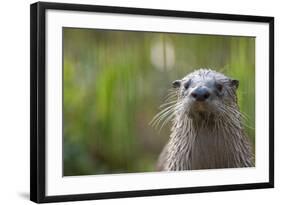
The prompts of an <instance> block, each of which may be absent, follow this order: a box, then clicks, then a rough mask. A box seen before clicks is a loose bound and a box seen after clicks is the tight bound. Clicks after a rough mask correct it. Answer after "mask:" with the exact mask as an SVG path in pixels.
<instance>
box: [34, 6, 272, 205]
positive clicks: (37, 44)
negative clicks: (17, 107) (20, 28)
mask: <svg viewBox="0 0 281 205" xmlns="http://www.w3.org/2000/svg"><path fill="white" fill-rule="evenodd" d="M48 9H54V10H67V11H86V12H101V13H121V14H130V15H135V14H137V15H150V16H169V17H180V18H196V19H216V20H229V21H247V22H263V23H267V24H269V51H268V52H269V102H270V103H269V181H268V182H263V183H249V184H238V185H237V184H236V185H234V184H231V185H220V186H204V187H190V188H171V189H157V190H155V189H154V190H138V191H122V192H107V193H89V194H74V195H58V196H46V178H45V177H46V165H45V164H46V153H45V151H46V136H45V135H46V126H45V124H46V120H45V117H46V91H45V90H46V80H45V76H46V75H45V74H46V68H45V48H46V45H45V38H46V29H45V26H46V11H47V10H48ZM273 187H274V18H273V17H265V16H248V15H233V14H231V15H230V14H218V13H202V12H187V11H172V10H156V9H144V8H126V7H110V6H97V5H82V4H65V3H47V2H38V3H34V4H32V5H31V7H30V200H32V201H34V202H37V203H45V202H61V201H76V200H93V199H109V198H122V197H139V196H153V195H169V194H186V193H198V192H214V191H230V190H245V189H260V188H273Z"/></svg>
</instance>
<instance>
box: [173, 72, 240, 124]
mask: <svg viewBox="0 0 281 205" xmlns="http://www.w3.org/2000/svg"><path fill="white" fill-rule="evenodd" d="M238 85H239V81H238V80H234V79H231V78H229V77H227V76H225V75H223V74H221V73H219V72H216V71H213V70H209V69H200V70H197V71H195V72H193V73H191V74H189V75H187V76H186V77H184V78H183V79H181V80H176V81H174V82H173V87H174V88H176V89H177V93H178V102H177V103H178V104H180V105H181V106H179V107H180V109H178V112H179V113H181V114H183V113H184V114H186V115H187V116H188V117H189V118H191V119H195V120H199V121H200V120H204V119H207V118H208V120H209V119H212V118H214V117H216V116H219V114H220V113H225V112H227V111H228V110H229V109H231V107H232V108H234V107H233V106H236V104H237V97H236V89H237V88H238Z"/></svg>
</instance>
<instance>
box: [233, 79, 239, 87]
mask: <svg viewBox="0 0 281 205" xmlns="http://www.w3.org/2000/svg"><path fill="white" fill-rule="evenodd" d="M231 86H233V87H235V88H236V89H237V88H238V87H239V80H231Z"/></svg>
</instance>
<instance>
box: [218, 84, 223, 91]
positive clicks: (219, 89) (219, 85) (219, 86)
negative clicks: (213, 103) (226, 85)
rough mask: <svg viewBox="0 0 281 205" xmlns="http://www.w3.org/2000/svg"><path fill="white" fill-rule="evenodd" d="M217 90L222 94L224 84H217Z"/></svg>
mask: <svg viewBox="0 0 281 205" xmlns="http://www.w3.org/2000/svg"><path fill="white" fill-rule="evenodd" d="M216 88H217V89H218V91H219V92H221V91H222V88H223V86H222V84H220V83H216Z"/></svg>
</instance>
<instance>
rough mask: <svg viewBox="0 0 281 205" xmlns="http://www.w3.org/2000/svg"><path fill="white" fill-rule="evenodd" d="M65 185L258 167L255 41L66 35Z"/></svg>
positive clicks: (93, 32) (94, 32)
mask: <svg viewBox="0 0 281 205" xmlns="http://www.w3.org/2000/svg"><path fill="white" fill-rule="evenodd" d="M62 33H63V40H62V41H63V69H62V70H63V71H62V72H63V86H62V87H63V175H64V176H79V175H99V174H122V173H137V172H160V171H192V170H202V171H208V170H212V169H227V168H247V167H255V62H256V59H255V40H256V39H255V37H254V36H253V37H251V36H230V35H207V34H196V33H168V32H148V31H128V30H126V31H125V30H110V29H92V28H89V29H88V28H71V27H63V29H62Z"/></svg>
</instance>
